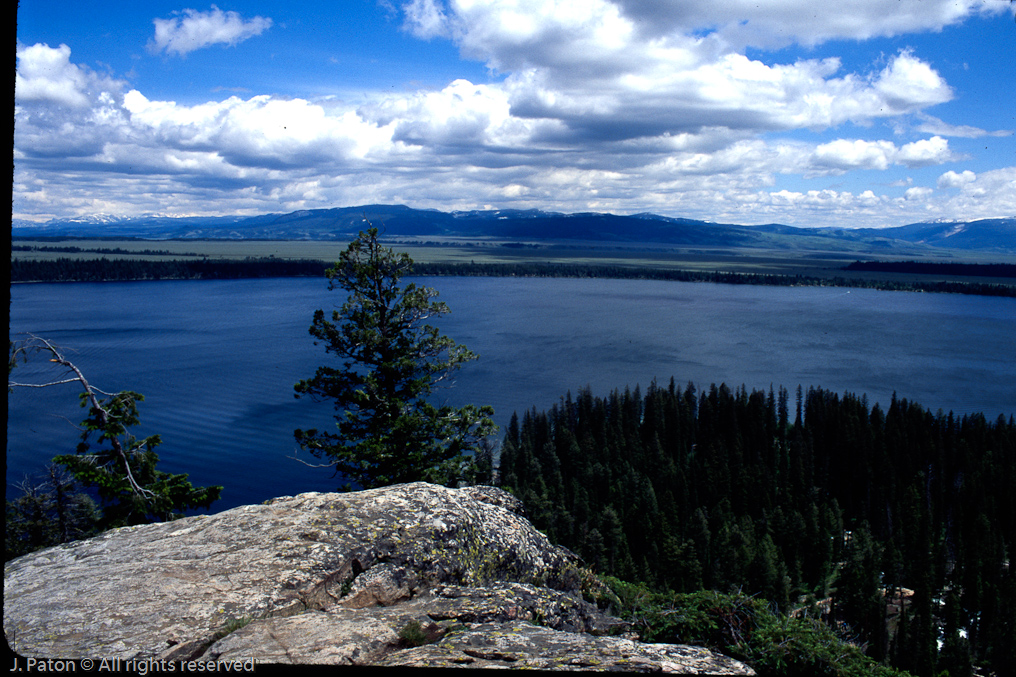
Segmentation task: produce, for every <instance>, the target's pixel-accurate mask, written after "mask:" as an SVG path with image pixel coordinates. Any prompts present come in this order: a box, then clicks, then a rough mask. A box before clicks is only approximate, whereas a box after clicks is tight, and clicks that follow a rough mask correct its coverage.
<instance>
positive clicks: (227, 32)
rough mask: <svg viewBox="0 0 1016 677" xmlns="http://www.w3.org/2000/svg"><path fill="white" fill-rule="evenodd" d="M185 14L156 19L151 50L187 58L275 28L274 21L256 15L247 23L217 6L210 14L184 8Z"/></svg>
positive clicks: (150, 43)
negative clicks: (206, 48) (195, 52)
mask: <svg viewBox="0 0 1016 677" xmlns="http://www.w3.org/2000/svg"><path fill="white" fill-rule="evenodd" d="M182 14H183V16H182V17H180V16H176V17H173V18H171V19H154V20H153V22H152V23H154V24H155V37H153V38H152V39H151V40H150V41H149V43H148V49H149V50H150V51H152V52H153V53H158V52H163V51H164V52H166V53H167V54H177V55H179V56H184V55H185V54H187V53H189V52H193V51H195V50H198V49H202V48H204V47H209V46H211V45H215V44H220V43H221V44H227V45H235V44H237V43H239V42H243V41H244V40H246V39H248V38H252V37H254V36H255V35H261V34H262V33H263V32H265V31H266V30H268V29H269V28H270V27H271V25H272V20H271V19H268V18H265V17H261V16H255V17H254V18H252V19H249V20H245V19H243V18H242V17H241V16H240V15H239V14H238V13H236V12H223V11H222V10H221V9H219V8H218V7H216V6H215V5H212V9H211V10H209V11H207V12H198V11H196V10H193V9H185V10H183V13H182Z"/></svg>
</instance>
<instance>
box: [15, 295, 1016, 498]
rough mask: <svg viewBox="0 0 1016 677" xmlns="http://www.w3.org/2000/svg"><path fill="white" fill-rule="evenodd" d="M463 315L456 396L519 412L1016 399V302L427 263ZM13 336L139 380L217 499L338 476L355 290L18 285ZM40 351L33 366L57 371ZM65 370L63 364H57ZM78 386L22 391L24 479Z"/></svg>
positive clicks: (89, 367) (969, 404) (176, 451)
mask: <svg viewBox="0 0 1016 677" xmlns="http://www.w3.org/2000/svg"><path fill="white" fill-rule="evenodd" d="M415 281H416V282H417V283H418V284H426V285H428V286H433V287H435V288H437V289H438V290H440V292H441V295H440V299H441V300H443V301H445V302H446V303H447V304H448V305H449V307H450V308H451V310H452V312H451V314H450V315H447V316H445V317H443V318H441V319H440V321H439V323H438V324H439V325H440V327H441V329H442V331H443V332H444V333H445V334H447V335H448V336H450V337H451V338H453V339H454V340H456V341H457V342H459V343H463V344H465V345H466V346H468V347H469V348H470V349H472V350H473V351H474V352H477V353H478V354H479V355H480V359H479V360H477V361H475V362H472V363H469V364H467V365H466V366H465V367H464V368H463V369H462V370H461V371H460V372H459V373H458V376H457V378H456V381H455V384H454V385H453V386H451V387H448V388H441V389H439V390H438V391H437V392H436V393H435V396H436V399H438V400H440V401H447V402H448V403H450V404H455V405H458V404H465V403H475V404H490V405H493V406H494V408H495V411H496V420H497V422H498V423H499V424H501V425H502V426H504V425H506V424H507V422H508V420H509V419H510V417H511V414H512V412H513V411H517V412H519V413H520V415H521V413H522V412H523V411H524V410H527V409H530V408H533V407H536V408H537V409H540V410H543V409H546V408H549V407H550V406H551V405H553V404H555V403H556V402H557V401H559V399H560V398H561V397H562V396H564V394H565V393H566V392H568V391H571V392H572V393H575V392H577V391H578V390H579V389H580V388H583V387H585V386H589V387H591V388H592V390H593V393H594V394H597V395H605V394H607V393H608V392H609V391H610V390H612V389H614V388H624V387H625V386H630V387H631V388H634V387H635V386H636V385H641V386H642V387H643V388H644V387H645V386H646V385H647V384H648V383H649V382H650V381H652V380H653V379H654V378H655V379H657V381H658V382H659V383H661V384H664V385H665V384H667V383H668V382H669V381H670V378H671V377H674V378H675V379H676V381H677V382H678V384H680V385H682V386H683V385H684V384H686V383H687V382H689V381H690V382H692V383H694V384H695V385H696V386H698V387H699V388H703V387H704V388H708V386H709V385H710V384H712V383H716V384H719V383H727V384H728V385H730V386H731V387H736V386H740V385H742V384H743V385H746V386H747V387H748V388H749V390H750V389H752V388H764V389H768V388H769V387H770V386H773V387H774V388H778V387H779V386H780V385H783V386H785V387H786V388H787V389H788V390H790V391H791V393H793V392H794V390H795V389H796V388H797V386H798V385H802V386H803V387H804V388H805V389H807V388H808V387H809V386H816V387H818V386H821V387H823V388H826V389H829V390H833V391H836V392H838V393H843V392H846V391H849V392H853V393H857V394H861V393H865V394H867V395H868V399H869V402H870V403H872V404H874V403H875V402H879V403H881V404H882V406H883V408H885V407H887V406H888V402H889V399H890V397H891V396H892V393H893V392H894V391H895V392H896V393H897V395H898V396H899V397H901V398H907V399H909V400H912V401H916V402H918V403H920V404H922V405H923V406H925V407H927V408H929V409H931V410H932V411H937V410H938V409H942V410H943V411H950V410H951V411H954V412H955V413H957V414H967V413H973V412H983V413H985V414H986V415H987V416H988V417H989V418H992V419H993V418H995V417H997V416H998V415H999V414H1004V415H1005V416H1007V417H1008V416H1010V415H1012V414H1014V413H1016V299H1000V298H987V297H976V296H960V295H950V294H920V293H904V292H880V291H873V290H849V291H848V290H844V289H836V288H817V287H790V288H787V287H753V286H736V285H720V284H708V283H679V282H665V281H638V280H598V279H584V280H570V279H541V278H523V279H515V278H418V279H416V280H415ZM11 299H12V303H11V327H10V331H11V335H12V337H14V336H15V335H16V334H17V333H18V332H32V333H35V334H37V335H40V336H44V337H46V338H48V339H50V340H52V341H54V342H55V343H57V344H58V345H60V346H62V347H63V348H65V349H66V351H67V353H68V356H69V357H70V358H71V360H72V361H74V362H75V363H76V364H77V365H78V366H80V367H81V368H82V369H83V371H84V372H85V374H86V375H87V376H88V378H89V380H90V381H91V382H92V383H93V384H94V385H95V386H97V387H99V388H101V389H103V390H106V391H116V390H124V389H127V390H135V391H137V392H140V393H143V394H144V395H145V401H144V402H143V403H142V404H141V406H140V415H141V421H142V425H141V426H139V429H138V431H137V433H138V434H140V435H149V434H154V433H158V434H160V435H161V436H162V440H163V444H162V445H161V446H160V447H159V448H158V451H159V454H160V457H161V459H162V460H161V462H160V467H162V468H163V469H165V470H167V471H170V472H189V473H190V475H191V480H192V481H193V482H194V483H195V484H197V485H208V484H222V485H225V487H226V488H225V490H224V492H223V494H222V499H221V500H220V501H219V502H218V503H216V504H215V506H214V509H215V510H222V509H225V508H229V507H232V506H236V505H241V504H245V503H253V502H260V501H263V500H266V499H268V498H272V497H274V496H280V495H289V494H295V493H299V492H302V491H331V490H334V489H335V488H336V487H337V486H338V483H339V482H338V480H337V479H334V478H332V476H331V473H330V472H329V471H328V470H324V469H320V468H310V467H307V466H306V465H304V464H301V463H300V462H299V461H297V460H293V458H292V457H293V456H297V457H298V458H302V459H303V460H304V461H307V462H316V460H315V459H313V458H312V457H309V456H307V455H306V454H303V453H302V452H301V453H299V454H298V453H297V447H296V445H295V443H294V442H293V438H292V432H293V429H294V428H297V427H304V428H306V427H315V426H316V427H319V428H324V427H327V426H328V425H330V423H331V420H332V419H331V415H332V410H331V407H330V405H328V404H327V403H318V404H315V403H313V402H311V401H309V400H306V399H300V400H297V399H295V398H294V396H293V384H294V383H296V381H297V380H299V379H302V378H307V377H310V376H311V375H312V374H313V372H314V369H315V368H316V367H317V366H318V365H321V364H328V363H329V361H330V360H331V359H333V358H331V356H328V355H326V353H325V351H324V348H323V347H322V346H315V345H314V343H313V339H312V338H311V337H310V336H309V334H308V332H307V329H308V326H309V325H310V321H311V317H312V315H313V312H314V310H315V309H317V308H324V309H326V311H327V310H330V309H331V308H332V307H335V306H338V305H341V303H342V301H343V300H344V299H343V297H342V296H341V292H339V291H335V292H329V291H328V290H327V288H326V283H325V282H324V281H323V280H316V279H272V280H239V281H198V282H191V281H186V282H184V281H172V282H138V283H97V284H88V283H74V284H35V285H14V286H12V289H11ZM49 368H50V365H49V364H48V363H47V362H45V361H44V360H36V361H34V362H32V363H30V364H29V365H27V366H25V367H20V368H19V369H18V371H16V372H15V376H16V377H17V378H18V379H19V380H23V381H29V380H32V379H41V378H44V377H45V374H46V373H47V371H46V370H47V369H49ZM49 373H52V372H49ZM77 393H78V390H76V389H75V386H73V385H65V386H59V387H53V388H47V389H41V390H40V389H25V388H19V389H16V390H15V392H14V393H12V394H11V395H9V396H8V427H7V433H8V442H7V482H8V487H9V486H10V484H11V483H13V482H17V481H18V480H19V479H21V477H22V476H23V475H24V474H25V473H30V472H35V471H37V470H39V469H40V468H41V467H42V466H43V465H45V463H46V462H47V461H48V460H49V459H50V458H52V457H53V456H54V455H56V454H60V453H68V452H70V451H72V450H73V449H74V446H75V444H76V442H77V432H76V430H75V428H74V427H73V423H77V422H79V421H80V420H81V419H82V418H83V414H84V411H83V410H82V409H81V408H80V407H79V406H78V404H77V402H78V397H77Z"/></svg>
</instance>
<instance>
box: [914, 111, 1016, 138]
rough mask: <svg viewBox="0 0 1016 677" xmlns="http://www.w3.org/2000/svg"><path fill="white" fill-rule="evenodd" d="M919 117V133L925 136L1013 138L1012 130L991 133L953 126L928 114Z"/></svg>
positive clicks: (965, 126) (964, 126)
mask: <svg viewBox="0 0 1016 677" xmlns="http://www.w3.org/2000/svg"><path fill="white" fill-rule="evenodd" d="M917 117H918V118H919V119H920V120H921V124H920V125H918V127H917V131H919V132H923V133H925V134H935V135H940V136H958V137H962V138H966V139H977V138H980V137H982V136H1012V130H1011V129H998V130H995V131H993V132H989V131H986V130H983V129H981V128H979V127H973V126H971V125H951V124H949V123H947V122H943V121H942V120H939V119H938V118H936V117H933V116H931V115H928V114H927V113H919V114H918V116H917Z"/></svg>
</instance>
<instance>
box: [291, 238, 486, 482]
mask: <svg viewBox="0 0 1016 677" xmlns="http://www.w3.org/2000/svg"><path fill="white" fill-rule="evenodd" d="M412 267H413V261H412V259H410V258H409V256H408V255H407V254H404V253H403V254H396V253H394V252H393V251H392V250H391V249H388V248H386V247H383V246H382V245H381V243H380V242H379V241H378V230H377V228H370V229H369V230H367V231H366V232H361V233H360V235H359V237H357V238H356V239H355V240H353V242H352V243H350V245H349V247H348V248H347V249H346V250H345V251H344V252H343V253H342V254H341V256H340V258H339V261H337V262H336V263H335V265H333V266H332V267H330V268H329V269H328V271H327V272H326V276H327V278H328V288H329V290H333V289H335V288H336V287H338V288H340V289H343V290H345V291H346V292H348V294H349V297H348V298H347V300H346V302H345V304H344V305H343V306H342V307H341V309H340V310H334V311H332V313H331V315H330V319H329V317H328V316H326V314H325V312H324V311H323V310H318V311H316V312H315V313H314V320H313V323H312V324H311V327H310V333H311V335H312V336H313V337H314V338H315V339H316V342H321V343H324V345H325V349H326V351H327V352H329V353H332V354H334V355H335V356H336V357H338V358H339V359H340V360H341V361H342V364H341V365H340V366H339V367H319V368H318V369H317V372H316V373H315V375H314V377H313V378H310V379H306V380H302V381H300V382H299V383H297V384H296V386H295V390H296V396H297V397H300V396H303V395H309V396H311V397H313V398H315V399H319V398H320V399H326V400H332V401H333V402H334V404H335V412H336V414H335V419H336V423H337V427H338V432H337V433H331V432H322V431H318V430H316V429H311V430H296V431H295V433H294V435H295V437H296V440H297V442H298V443H299V444H300V446H301V447H303V448H304V449H306V450H308V451H309V452H310V453H311V454H313V455H314V456H316V457H317V458H322V459H326V460H327V465H329V466H331V467H334V469H335V471H336V473H341V474H343V475H344V476H345V477H346V478H347V479H348V480H350V481H351V482H354V483H356V484H358V485H359V486H360V487H364V488H367V487H377V486H383V485H387V484H395V483H399V482H410V481H415V480H423V479H428V480H431V481H439V482H442V483H448V484H452V483H456V482H457V481H459V479H460V478H462V476H463V473H464V472H465V471H466V467H465V466H466V465H467V459H468V454H469V453H470V452H475V451H478V450H479V448H480V447H479V444H480V441H481V440H483V439H484V438H486V437H487V436H488V435H491V434H493V433H494V432H495V431H496V427H495V426H494V423H493V421H491V419H490V416H492V415H493V413H494V412H493V409H491V408H490V407H475V406H472V405H466V406H464V407H461V408H453V407H450V406H443V407H435V406H434V405H432V404H430V403H429V402H428V401H427V397H428V396H429V395H430V393H431V391H432V389H433V388H434V386H435V385H436V384H437V383H438V382H440V381H442V380H444V379H446V378H449V377H450V376H451V375H452V373H453V372H454V371H455V370H457V369H458V368H459V367H461V366H462V365H463V364H464V363H465V362H468V361H470V360H473V359H476V355H475V354H474V353H472V352H470V351H469V350H468V349H467V348H466V347H465V346H462V345H458V344H456V343H455V342H454V341H452V340H451V339H450V338H448V337H446V336H442V335H441V334H440V333H439V332H438V330H437V329H436V328H435V327H432V326H430V325H427V324H424V322H425V321H426V320H428V319H429V318H432V317H436V316H439V315H443V314H445V313H447V312H449V311H448V306H447V305H445V304H444V303H441V302H437V301H435V300H434V299H435V297H436V296H437V292H436V291H435V290H433V289H430V288H427V287H418V286H416V285H415V284H412V283H410V284H408V285H406V286H405V287H401V286H399V281H400V279H401V278H402V277H403V276H405V275H408V274H410V273H411V272H412ZM347 488H349V487H348V485H347Z"/></svg>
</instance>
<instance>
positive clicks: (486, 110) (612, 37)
mask: <svg viewBox="0 0 1016 677" xmlns="http://www.w3.org/2000/svg"><path fill="white" fill-rule="evenodd" d="M756 4H757V3H755V2H750V3H749V2H748V0H731V2H730V3H706V2H662V1H660V2H656V1H654V0H617V1H616V2H609V1H608V0H555V1H541V0H452V1H450V2H442V1H441V0H411V1H408V2H406V3H405V4H404V6H403V19H404V21H405V27H406V29H407V30H409V31H411V32H412V33H413V34H414V35H416V36H418V37H421V38H426V39H433V38H441V37H443V38H448V39H451V40H452V41H453V42H454V43H455V44H456V45H457V46H458V47H459V48H460V50H461V51H462V53H463V54H466V55H468V56H469V57H471V58H475V59H479V60H481V61H484V62H485V63H487V64H488V65H489V66H491V67H492V68H494V69H497V70H499V71H500V72H501V73H502V74H504V75H505V77H504V79H503V80H501V81H496V82H493V83H490V84H474V83H472V82H469V81H467V80H464V79H459V80H454V81H452V82H450V83H449V84H448V85H447V86H444V87H442V88H440V89H435V90H431V91H418V92H408V93H395V94H393V93H390V92H389V93H384V94H380V93H373V94H371V93H367V94H364V95H363V96H362V98H361V99H360V101H361V103H360V105H358V106H357V107H353V106H352V105H345V104H343V103H341V102H339V101H338V100H337V99H336V100H331V101H329V100H321V101H314V100H311V99H308V98H299V97H291V98H281V97H278V96H273V95H268V94H262V95H255V96H250V97H248V98H241V97H239V96H232V97H229V98H227V99H225V100H222V101H209V102H207V103H202V104H198V105H184V104H180V103H177V102H174V101H168V100H159V98H158V97H156V96H154V95H152V94H151V93H150V92H146V93H142V92H141V91H138V90H136V89H133V90H132V89H130V88H129V87H128V86H126V85H125V84H124V83H119V82H116V81H112V80H104V79H103V78H101V77H99V76H97V75H95V74H94V73H93V72H91V71H89V70H88V69H86V68H84V67H82V66H79V65H75V64H74V63H73V62H72V61H71V55H70V49H69V48H67V47H66V46H64V45H61V47H59V48H56V49H53V48H50V47H48V46H46V45H35V46H33V47H22V46H19V52H18V58H19V65H18V73H17V78H18V80H17V88H18V89H17V108H16V111H17V118H18V126H17V128H16V132H17V134H16V144H15V148H16V151H15V159H16V173H15V192H16V207H15V211H16V212H17V211H19V210H20V211H22V212H33V211H34V213H38V214H43V213H50V211H53V210H61V209H62V210H67V211H71V212H75V213H80V212H85V211H88V210H97V209H98V208H99V207H102V211H118V209H117V208H116V206H117V205H119V211H142V212H143V211H169V212H172V211H174V210H178V211H181V212H193V211H195V210H197V211H200V209H199V208H196V207H195V205H204V206H205V209H206V210H207V211H210V212H238V211H239V212H243V211H248V212H266V211H284V210H295V209H304V208H311V207H326V206H332V205H335V204H357V203H363V202H407V203H410V204H414V205H417V206H430V207H437V208H443V209H448V208H476V207H481V206H483V205H488V204H490V205H499V206H502V205H505V204H511V205H517V206H524V207H544V208H551V209H558V210H561V211H585V210H591V209H600V210H604V211H615V212H626V211H647V210H648V211H658V212H661V213H668V214H683V215H687V216H694V217H698V218H707V219H713V220H722V219H728V220H735V221H740V222H761V221H770V220H780V221H784V222H792V223H799V224H801V225H816V222H817V223H822V224H828V225H833V224H839V225H860V224H859V223H858V218H862V217H863V218H864V219H868V220H873V221H876V222H878V223H884V224H885V225H888V224H889V223H891V222H892V220H893V219H901V220H904V221H905V220H906V218H908V215H909V216H913V215H917V214H920V217H921V218H926V217H927V216H928V215H929V214H930V215H934V214H936V213H938V212H936V210H939V211H942V210H947V209H951V208H955V207H956V206H957V205H960V204H963V205H964V206H965V207H969V208H970V209H972V210H975V211H976V210H978V209H979V210H980V211H981V212H987V211H990V209H991V207H990V205H998V204H1007V203H1006V200H1008V199H1009V198H1008V197H1005V196H1004V195H1002V196H999V195H993V194H992V191H991V190H988V189H986V188H985V186H989V185H990V186H993V187H994V189H995V190H998V191H1002V192H1003V193H1004V192H1005V191H1009V193H1010V194H1011V193H1012V192H1013V189H1012V187H1011V185H1010V184H1009V183H1006V181H1007V179H1006V178H1005V176H1009V175H1004V174H999V175H997V176H996V175H990V176H992V177H993V182H989V181H987V177H988V176H989V173H987V172H981V173H980V174H978V175H974V174H973V172H969V171H968V172H963V173H961V174H957V173H955V172H946V173H944V174H942V176H941V177H940V178H939V180H938V183H937V187H938V188H940V189H942V188H951V189H955V190H952V191H950V192H949V193H948V194H947V193H946V192H945V191H939V192H937V193H936V192H935V191H934V190H933V189H932V188H931V187H928V186H921V185H912V182H911V183H907V184H905V185H895V186H891V185H890V184H891V181H890V179H898V178H899V176H898V175H896V176H892V177H887V178H886V180H885V181H880V182H879V184H874V183H873V184H872V185H873V186H875V185H881V186H885V187H886V188H877V187H876V188H873V189H868V190H865V189H864V188H863V187H860V188H854V189H853V190H842V189H841V188H842V186H838V185H835V184H829V183H820V182H821V181H822V178H821V177H828V176H838V175H843V174H846V173H848V172H853V171H855V170H867V171H870V172H882V171H887V170H890V168H892V167H906V168H919V167H925V166H930V165H937V164H942V163H945V162H955V161H957V160H958V159H960V158H959V157H957V155H956V154H955V153H954V151H953V149H952V148H951V147H950V145H949V141H948V140H947V137H954V136H959V137H975V136H978V135H980V134H981V133H982V131H983V130H979V129H977V128H973V127H966V126H963V125H951V124H947V123H944V122H942V121H941V120H939V119H937V118H934V117H932V116H930V115H929V114H927V113H926V112H925V110H926V109H928V108H931V107H933V106H936V105H938V104H941V103H944V102H946V101H949V100H951V99H952V97H953V96H954V94H953V89H952V87H950V85H949V83H947V82H946V81H945V79H944V77H943V76H942V74H941V73H939V72H938V71H937V70H936V69H935V68H934V67H933V66H932V65H931V63H929V62H928V61H926V60H925V58H923V57H922V55H919V54H918V53H917V52H915V51H913V50H910V49H904V50H902V51H899V52H897V53H896V54H892V55H889V56H888V57H887V58H884V57H880V58H878V62H877V63H878V66H875V65H874V63H875V62H873V63H872V65H870V66H869V67H868V68H867V69H865V68H860V69H855V70H854V72H850V71H848V70H846V69H845V68H844V66H843V63H842V61H841V60H840V59H838V58H835V57H831V58H798V59H794V58H793V57H790V58H786V59H784V62H780V61H779V60H778V59H776V58H775V57H772V56H771V55H766V54H762V55H759V56H756V57H752V58H750V57H749V56H747V55H746V54H745V53H744V51H743V47H744V45H749V44H750V45H756V46H763V47H765V46H773V45H778V44H779V45H784V44H792V43H798V44H818V43H820V42H823V41H827V40H831V39H863V38H864V37H866V36H870V35H899V34H902V33H906V32H910V31H922V30H937V29H940V28H942V27H943V26H947V25H950V24H952V23H955V22H957V21H959V20H961V19H962V18H964V17H968V16H971V15H974V14H977V13H980V12H987V11H994V10H989V9H987V4H980V3H977V2H973V0H950V1H948V2H947V1H946V0H924V2H922V3H918V4H920V5H921V7H920V8H918V7H916V6H915V5H913V3H893V10H892V11H886V8H885V4H884V0H877V1H876V0H851V2H850V6H849V8H846V10H845V9H844V8H843V7H842V6H835V5H829V6H828V7H827V6H825V5H821V3H820V4H818V5H816V4H815V3H813V2H808V3H807V4H805V3H804V2H803V0H779V1H776V2H771V3H764V4H763V5H761V6H760V7H759V8H756ZM988 4H990V3H988ZM897 5H899V6H898V7H897ZM918 9H920V11H917V10H918ZM155 25H156V37H155V39H153V41H152V49H153V50H155V51H159V52H164V53H167V54H180V55H184V54H187V53H189V52H190V51H193V50H194V49H199V48H201V47H204V46H208V45H211V44H216V43H222V44H236V43H237V42H239V41H241V40H244V39H247V38H249V37H251V36H253V35H257V34H260V33H262V32H263V31H264V30H267V28H268V27H269V26H270V25H271V20H270V19H262V18H261V17H254V18H253V19H249V20H247V19H243V18H241V17H240V16H239V15H237V14H236V13H235V12H222V11H221V10H219V9H218V8H215V7H213V9H212V10H211V11H209V12H203V13H202V12H196V11H194V10H185V11H184V12H183V13H181V14H179V15H177V16H175V17H174V18H171V19H158V20H156V22H155ZM753 54H758V53H757V52H753ZM781 58H782V57H781ZM874 58H876V57H873V59H874ZM124 92H126V93H124ZM146 94H147V95H146ZM58 109H59V110H58ZM914 117H916V118H917V119H918V121H919V123H920V124H919V126H918V127H917V131H918V133H919V134H929V135H930V137H928V138H915V137H916V136H918V135H917V134H914V129H913V127H912V126H908V124H906V123H907V121H910V122H912V121H913V119H914ZM883 121H885V122H891V123H896V126H897V128H898V129H900V130H902V131H901V132H900V134H901V136H900V137H895V138H894V139H893V140H889V139H885V138H878V137H879V134H880V133H881V132H884V131H885V127H886V126H887V125H884V124H882V122H883ZM897 121H903V122H897ZM852 126H863V127H865V131H864V133H863V134H860V135H861V136H864V137H865V138H864V139H859V138H852V137H854V136H857V135H859V134H858V133H857V130H854V129H852ZM786 132H796V133H795V134H792V135H791V134H785V133H786ZM984 133H985V134H986V132H984ZM803 139H808V140H807V141H805V140H803ZM84 177H87V180H86V178H84ZM809 181H811V182H812V183H809ZM83 184H87V185H88V188H87V189H84V190H83V189H81V188H80V187H81V186H82V185H83ZM844 185H848V184H847V183H846V182H844ZM70 186H74V189H72V188H71V187H70ZM812 188H814V189H812ZM904 190H905V191H906V192H902V191H904ZM978 190H981V192H980V193H978V192H977V191H978ZM886 191H887V192H888V194H884V193H885V192H886ZM961 199H962V200H964V201H965V202H962V203H961V202H960V200H961ZM943 215H948V214H943ZM838 222H842V223H838ZM897 223H898V222H897Z"/></svg>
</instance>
